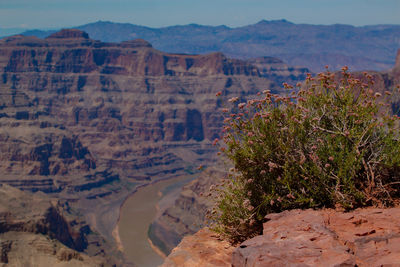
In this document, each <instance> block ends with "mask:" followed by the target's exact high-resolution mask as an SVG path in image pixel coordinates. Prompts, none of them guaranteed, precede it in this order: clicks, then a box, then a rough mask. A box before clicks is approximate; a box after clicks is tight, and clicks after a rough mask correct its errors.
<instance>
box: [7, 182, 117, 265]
mask: <svg viewBox="0 0 400 267" xmlns="http://www.w3.org/2000/svg"><path fill="white" fill-rule="evenodd" d="M111 250H112V249H111V248H110V247H108V246H107V244H105V243H104V241H103V239H102V237H101V236H99V235H98V234H96V233H94V232H93V231H92V230H91V228H90V226H89V225H88V224H87V223H85V222H84V221H82V219H81V218H79V215H78V214H76V211H74V210H73V209H71V208H70V207H69V206H68V203H66V202H65V201H60V200H56V199H49V198H47V197H46V196H45V195H44V194H30V193H27V192H22V191H20V190H18V189H16V188H13V187H11V186H8V185H0V255H1V256H0V265H1V264H5V265H1V266H112V264H114V263H116V261H115V260H116V259H112V258H110V255H111V253H110V252H111ZM107 252H108V253H107Z"/></svg>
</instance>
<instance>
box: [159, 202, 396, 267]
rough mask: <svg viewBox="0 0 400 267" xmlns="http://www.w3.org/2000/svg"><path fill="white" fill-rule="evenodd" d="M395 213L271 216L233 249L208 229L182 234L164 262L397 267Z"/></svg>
mask: <svg viewBox="0 0 400 267" xmlns="http://www.w3.org/2000/svg"><path fill="white" fill-rule="evenodd" d="M399 216H400V208H399V207H395V208H388V209H380V208H363V209H357V210H355V211H352V212H340V211H335V210H332V209H325V210H311V209H309V210H291V211H284V212H282V213H276V214H269V215H267V216H266V218H265V219H266V222H265V223H264V225H263V228H264V230H263V234H262V235H260V236H256V237H254V238H252V239H249V240H247V241H245V242H243V243H242V244H240V245H239V246H237V247H233V246H231V245H230V244H229V243H227V242H225V241H221V240H220V239H218V237H217V236H216V235H215V233H212V232H210V231H209V230H208V229H207V228H204V229H202V230H200V231H199V232H197V233H196V234H194V235H191V236H186V237H185V238H183V240H182V242H181V243H180V244H179V245H178V246H177V247H176V248H174V249H173V251H172V252H171V254H170V255H169V256H168V257H167V258H166V260H165V262H164V264H163V265H162V266H163V267H167V266H168V267H169V266H233V267H244V266H397V265H398V263H399V258H400V246H399V238H400V234H399V233H400V227H399V218H400V217H399ZM232 251H233V252H232ZM216 259H219V260H220V261H218V260H216Z"/></svg>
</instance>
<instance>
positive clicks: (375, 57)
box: [23, 20, 400, 71]
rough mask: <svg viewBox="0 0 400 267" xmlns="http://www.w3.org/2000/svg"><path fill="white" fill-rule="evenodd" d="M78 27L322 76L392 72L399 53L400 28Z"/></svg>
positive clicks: (108, 37) (97, 35)
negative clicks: (274, 60) (269, 60)
mask: <svg viewBox="0 0 400 267" xmlns="http://www.w3.org/2000/svg"><path fill="white" fill-rule="evenodd" d="M76 28H77V29H80V30H83V31H85V32H87V33H88V34H89V35H90V37H91V38H93V39H97V40H101V41H103V42H121V41H126V40H132V39H136V38H141V39H145V40H146V41H149V42H150V43H151V44H152V45H153V46H154V47H155V48H156V49H159V50H162V51H165V52H169V53H188V54H204V53H210V52H216V51H220V52H223V53H224V54H226V55H227V56H229V57H233V58H241V59H244V58H254V57H261V56H273V57H278V58H281V59H283V60H284V61H286V62H287V63H288V64H290V65H300V66H306V67H308V68H310V69H311V70H313V71H321V70H323V69H324V66H325V65H329V66H330V68H331V69H339V68H340V67H342V66H343V65H347V66H349V67H350V69H351V70H365V69H368V70H384V69H389V68H391V67H392V66H393V64H394V60H393V59H394V57H395V54H396V51H397V49H398V48H400V25H372V26H362V27H354V26H350V25H342V24H335V25H328V26H326V25H310V24H294V23H291V22H289V21H286V20H274V21H266V20H262V21H260V22H258V23H256V24H253V25H248V26H243V27H237V28H230V27H227V26H204V25H197V24H189V25H182V26H180V25H179V26H170V27H163V28H150V27H144V26H138V25H133V24H128V23H114V22H105V21H98V22H95V23H90V24H86V25H82V26H78V27H76ZM52 33H54V31H41V30H34V31H26V32H24V33H23V34H24V35H34V36H37V37H46V36H48V35H50V34H52Z"/></svg>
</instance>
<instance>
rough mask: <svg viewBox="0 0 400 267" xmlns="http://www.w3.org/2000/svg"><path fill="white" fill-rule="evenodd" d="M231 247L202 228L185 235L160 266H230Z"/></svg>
mask: <svg viewBox="0 0 400 267" xmlns="http://www.w3.org/2000/svg"><path fill="white" fill-rule="evenodd" d="M233 249H234V247H232V246H231V245H230V244H229V243H228V242H226V241H221V240H219V239H218V238H217V237H216V235H215V234H214V233H213V232H211V231H210V230H208V229H207V228H204V229H202V230H200V231H198V232H197V233H196V234H194V235H192V236H187V237H185V238H184V239H183V240H182V242H181V243H180V244H179V246H178V247H177V248H175V249H174V250H173V251H172V252H171V254H170V255H169V256H168V257H167V258H166V260H165V262H164V264H162V265H161V266H160V267H230V266H231V257H232V251H233Z"/></svg>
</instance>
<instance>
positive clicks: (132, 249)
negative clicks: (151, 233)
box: [118, 176, 190, 267]
mask: <svg viewBox="0 0 400 267" xmlns="http://www.w3.org/2000/svg"><path fill="white" fill-rule="evenodd" d="M189 180H190V178H188V176H179V177H176V178H173V179H168V180H164V181H160V182H157V183H154V184H150V185H147V186H145V187H142V188H139V189H138V191H137V192H135V193H134V194H132V196H130V197H129V198H128V199H127V200H126V201H125V203H124V204H123V206H122V207H121V211H120V218H119V222H118V230H119V237H120V240H121V243H122V246H123V251H124V254H125V255H126V257H127V258H128V259H129V260H130V261H132V262H133V263H135V264H136V265H137V266H138V267H155V266H159V265H160V264H161V263H162V262H163V261H164V259H163V257H162V256H161V254H158V253H157V252H156V251H155V250H154V249H153V248H152V245H151V244H150V242H149V239H148V236H147V231H148V228H149V225H150V223H151V222H152V221H153V219H154V217H155V216H156V213H157V205H158V202H159V201H160V200H161V198H162V197H164V195H163V194H162V192H167V191H168V192H171V191H174V190H171V189H172V188H173V187H178V186H181V185H182V183H183V182H185V181H189Z"/></svg>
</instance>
